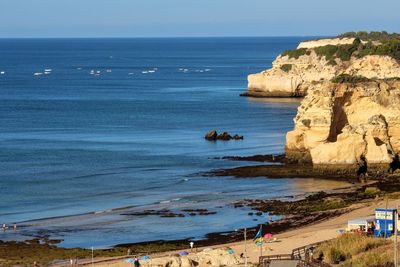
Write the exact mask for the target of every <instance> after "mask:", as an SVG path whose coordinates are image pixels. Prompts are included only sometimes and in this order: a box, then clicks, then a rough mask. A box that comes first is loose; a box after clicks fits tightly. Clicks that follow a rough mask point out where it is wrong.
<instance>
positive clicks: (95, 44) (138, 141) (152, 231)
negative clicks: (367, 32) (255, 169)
mask: <svg viewBox="0 0 400 267" xmlns="http://www.w3.org/2000/svg"><path fill="white" fill-rule="evenodd" d="M309 38H310V37H268V38H134V39H0V223H1V224H3V223H6V224H7V225H9V226H11V225H12V224H13V223H16V224H17V225H18V230H17V231H16V232H14V231H12V230H7V231H4V232H1V233H0V240H25V239H31V238H35V237H43V236H45V237H48V238H50V239H60V240H61V242H60V243H59V244H58V245H59V246H61V247H86V248H88V247H95V248H105V247H111V246H114V245H117V244H122V243H135V242H144V241H153V240H176V239H184V238H189V239H192V240H198V239H202V238H204V237H205V235H206V234H207V233H210V232H226V231H234V230H235V229H241V228H244V227H251V226H257V225H258V224H261V223H265V221H267V220H269V216H268V214H263V215H261V216H256V215H249V214H248V213H249V210H248V208H245V207H242V208H234V205H233V203H235V202H236V201H240V200H243V199H259V198H263V199H264V198H285V197H286V198H287V197H290V196H301V195H304V194H307V193H310V192H313V191H318V190H320V189H321V188H326V187H332V188H334V187H337V186H341V184H338V183H336V182H332V181H321V180H318V179H311V178H310V179H285V178H284V177H283V178H282V179H269V178H268V177H259V178H235V177H212V176H205V175H203V174H204V173H206V172H210V171H213V170H218V169H223V168H233V167H238V166H244V165H252V164H260V163H255V162H238V161H230V160H223V159H220V158H221V157H224V156H251V155H256V154H282V153H283V152H284V142H285V134H286V132H287V131H289V130H291V129H292V128H293V118H294V116H295V114H296V111H297V107H298V105H299V100H298V99H261V98H259V99H255V98H246V97H240V96H239V95H240V93H242V92H244V91H246V86H247V75H248V74H251V73H257V72H260V71H262V70H265V69H267V68H269V67H271V65H272V61H273V60H274V59H275V57H276V56H277V55H278V54H279V53H281V52H282V51H284V50H286V49H293V48H295V47H296V46H297V44H298V43H299V42H300V41H302V40H305V39H309ZM214 129H215V130H217V131H218V132H222V131H228V132H229V133H231V134H239V135H243V136H244V140H241V141H233V140H232V141H217V142H210V141H206V140H205V139H204V135H205V134H206V133H207V132H208V131H210V130H214ZM190 209H200V210H201V209H203V210H204V209H207V212H208V215H200V214H196V215H195V216H194V215H193V214H189V212H186V213H185V212H184V211H183V210H190ZM149 210H150V211H153V213H154V212H155V213H157V211H160V210H161V211H163V212H171V213H176V214H178V213H179V214H183V216H178V217H168V216H166V217H160V216H159V215H148V214H146V212H147V213H148V212H149ZM192 213H193V212H192Z"/></svg>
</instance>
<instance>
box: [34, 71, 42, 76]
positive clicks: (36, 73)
mask: <svg viewBox="0 0 400 267" xmlns="http://www.w3.org/2000/svg"><path fill="white" fill-rule="evenodd" d="M33 75H34V76H40V75H43V72H35V73H34V74H33Z"/></svg>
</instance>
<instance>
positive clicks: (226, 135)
mask: <svg viewBox="0 0 400 267" xmlns="http://www.w3.org/2000/svg"><path fill="white" fill-rule="evenodd" d="M217 139H218V140H222V141H229V140H231V139H232V136H231V135H230V134H229V133H228V132H222V133H221V134H219V135H218V136H217Z"/></svg>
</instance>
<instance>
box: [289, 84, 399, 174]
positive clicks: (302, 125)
mask: <svg viewBox="0 0 400 267" xmlns="http://www.w3.org/2000/svg"><path fill="white" fill-rule="evenodd" d="M294 125H295V126H294V130H293V131H290V132H288V133H287V135H286V147H285V150H286V157H287V159H288V160H289V161H292V162H309V163H312V164H313V165H314V167H321V168H329V167H332V166H333V167H334V168H336V169H337V168H339V167H344V168H347V169H348V168H350V169H355V170H358V169H360V168H368V170H378V171H379V170H383V171H386V170H389V169H390V168H391V166H393V164H395V163H396V162H397V161H398V156H399V155H400V81H399V80H391V81H388V80H365V81H359V82H340V83H334V82H330V81H325V82H320V83H315V84H313V85H311V86H310V88H309V89H308V94H307V96H306V97H305V98H304V99H303V101H302V102H301V105H300V107H299V108H298V112H297V115H296V117H295V119H294Z"/></svg>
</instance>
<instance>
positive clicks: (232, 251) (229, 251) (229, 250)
mask: <svg viewBox="0 0 400 267" xmlns="http://www.w3.org/2000/svg"><path fill="white" fill-rule="evenodd" d="M226 252H228V253H229V254H233V253H235V251H234V250H233V249H228V250H226Z"/></svg>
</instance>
